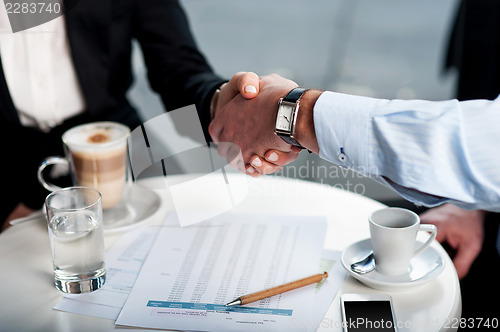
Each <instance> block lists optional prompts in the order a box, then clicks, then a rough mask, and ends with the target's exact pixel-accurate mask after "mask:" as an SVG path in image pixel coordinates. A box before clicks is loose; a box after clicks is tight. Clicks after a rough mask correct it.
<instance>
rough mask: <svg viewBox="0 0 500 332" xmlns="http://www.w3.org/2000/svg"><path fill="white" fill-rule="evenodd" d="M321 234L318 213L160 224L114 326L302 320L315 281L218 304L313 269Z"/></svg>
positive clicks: (265, 324) (282, 325)
mask: <svg viewBox="0 0 500 332" xmlns="http://www.w3.org/2000/svg"><path fill="white" fill-rule="evenodd" d="M169 218H176V216H175V214H171V215H170V216H169ZM325 231H326V221H325V219H324V218H321V217H281V216H262V215H235V214H225V215H221V216H217V217H215V218H214V219H213V220H211V221H209V222H204V223H202V224H198V225H196V226H190V227H185V228H168V229H167V228H162V229H161V230H160V233H159V234H158V237H157V240H156V242H155V245H154V246H153V248H152V249H151V252H150V253H149V256H148V258H147V259H146V261H145V263H144V265H143V267H142V270H141V272H140V274H139V276H138V278H137V280H136V283H135V285H134V287H133V289H132V292H131V293H130V295H129V297H128V299H127V302H126V304H125V306H124V308H123V310H122V311H121V313H120V316H119V318H118V320H117V322H116V324H117V325H126V326H135V327H146V328H161V329H182V330H199V331H235V330H238V331H285V330H288V329H289V328H291V327H292V325H291V324H292V323H293V322H296V321H310V320H311V317H312V316H311V310H312V308H313V304H314V299H315V289H316V286H315V285H309V286H306V287H302V288H299V289H296V290H293V291H290V292H287V293H284V294H280V295H277V296H273V297H271V298H267V299H263V300H261V301H258V302H255V303H252V304H248V305H246V306H241V307H231V308H227V307H225V306H224V304H225V303H227V302H229V301H231V300H234V299H235V298H237V297H238V296H240V295H244V294H248V293H252V292H254V291H258V290H262V289H266V288H269V287H272V286H276V285H280V284H283V283H285V282H288V281H292V280H296V279H300V278H303V277H307V276H309V275H312V274H315V273H318V266H319V264H320V259H321V254H322V251H323V250H322V246H323V240H324V234H325ZM333 296H334V294H333ZM332 298H333V297H332ZM326 309H327V308H326ZM294 330H295V331H307V330H308V327H304V328H298V329H294Z"/></svg>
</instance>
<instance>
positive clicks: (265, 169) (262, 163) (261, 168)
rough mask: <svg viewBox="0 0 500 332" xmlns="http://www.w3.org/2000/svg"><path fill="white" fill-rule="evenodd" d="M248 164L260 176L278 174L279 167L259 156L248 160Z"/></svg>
mask: <svg viewBox="0 0 500 332" xmlns="http://www.w3.org/2000/svg"><path fill="white" fill-rule="evenodd" d="M250 164H251V165H252V166H253V168H255V169H256V170H257V171H258V172H259V173H260V174H272V173H276V172H279V171H280V170H281V166H279V165H275V164H272V163H270V162H268V161H266V160H264V159H263V158H261V157H259V156H254V157H252V158H251V159H250Z"/></svg>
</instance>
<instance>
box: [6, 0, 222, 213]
mask: <svg viewBox="0 0 500 332" xmlns="http://www.w3.org/2000/svg"><path fill="white" fill-rule="evenodd" d="M65 6H66V8H69V10H67V12H66V15H65V18H66V27H67V35H68V39H69V44H70V49H71V56H72V58H73V62H74V65H75V69H76V73H77V76H78V78H79V82H80V85H81V89H82V92H83V95H84V97H85V101H86V106H87V109H86V112H85V114H84V115H82V116H79V117H77V118H75V119H70V120H68V121H66V122H65V123H64V124H63V125H61V126H58V127H56V128H54V129H53V130H52V131H51V133H49V134H44V133H41V132H39V131H37V130H34V129H30V128H25V127H22V126H21V124H20V122H19V118H18V116H17V112H16V110H15V108H14V105H13V103H12V100H11V98H10V95H9V91H8V87H7V84H6V81H5V77H4V75H3V70H2V68H1V66H0V142H2V143H1V144H2V146H3V152H2V153H3V157H7V158H2V159H3V160H5V161H7V160H9V161H8V162H6V163H3V164H4V165H2V166H0V176H1V177H2V180H0V181H1V182H2V189H4V190H9V191H12V193H13V195H12V196H13V197H12V202H11V203H10V204H4V206H7V205H8V206H10V208H12V206H15V205H17V203H18V202H19V201H23V202H25V203H26V204H28V205H29V206H31V207H36V208H40V207H41V204H42V202H43V200H42V198H43V197H44V196H45V195H46V193H47V192H46V191H44V189H42V188H41V186H40V185H39V184H38V183H37V180H36V169H37V167H38V164H39V163H40V161H41V160H43V159H44V158H45V157H47V156H49V155H53V154H61V153H62V147H61V145H62V143H61V134H62V133H63V132H64V131H65V130H66V129H68V128H70V127H71V126H74V125H76V124H79V123H82V122H89V121H97V120H112V121H119V122H122V123H125V124H127V125H129V126H130V127H131V128H132V129H134V128H135V127H136V126H138V125H140V120H139V118H138V116H137V112H136V111H135V110H134V109H133V108H132V107H131V106H130V104H129V102H128V101H127V99H126V92H127V90H128V89H129V87H130V85H131V83H132V80H133V77H132V71H131V41H132V39H133V38H135V39H137V40H138V41H139V43H140V46H141V49H142V51H143V54H144V59H145V62H146V65H147V68H148V78H149V82H150V85H151V88H152V89H153V90H155V91H156V92H158V93H159V94H160V96H161V98H162V100H163V103H164V105H165V107H166V109H167V110H174V109H177V108H180V107H182V106H186V105H190V104H196V106H197V109H198V113H199V115H200V119H201V122H202V125H203V127H204V128H205V130H206V128H208V124H209V122H210V115H209V105H210V100H211V97H212V95H213V93H214V91H215V89H216V88H217V87H218V86H219V85H220V84H222V83H223V80H222V79H221V78H220V77H218V76H216V75H215V74H214V73H213V72H212V70H211V68H210V67H209V65H208V63H207V62H206V60H205V58H204V57H203V55H202V54H201V53H200V52H199V51H198V49H197V47H196V44H195V42H194V39H193V37H192V35H191V32H190V30H189V27H188V22H187V19H186V17H185V15H184V12H183V10H182V9H181V7H180V5H179V3H178V1H177V0H80V1H75V0H66V1H65ZM0 61H1V59H0ZM61 93H64V91H61ZM207 137H208V136H207ZM20 187H21V188H20ZM22 187H24V188H22ZM6 195H8V194H7V193H6ZM5 213H6V212H4V214H5ZM2 217H5V216H4V215H2V213H1V211H0V218H2ZM1 220H3V219H0V222H1Z"/></svg>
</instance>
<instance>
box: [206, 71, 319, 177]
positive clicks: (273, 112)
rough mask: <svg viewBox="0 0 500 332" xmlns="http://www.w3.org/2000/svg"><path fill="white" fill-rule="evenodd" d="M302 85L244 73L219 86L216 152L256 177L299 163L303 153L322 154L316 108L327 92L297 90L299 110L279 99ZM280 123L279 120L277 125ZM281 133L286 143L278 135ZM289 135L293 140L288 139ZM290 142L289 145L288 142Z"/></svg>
mask: <svg viewBox="0 0 500 332" xmlns="http://www.w3.org/2000/svg"><path fill="white" fill-rule="evenodd" d="M297 87H298V85H297V84H296V83H295V82H293V81H290V80H288V79H285V78H283V77H281V76H279V75H276V74H272V75H268V76H264V77H258V76H257V75H256V74H254V73H250V72H248V73H244V72H240V73H237V74H236V75H234V76H233V77H232V78H231V80H230V81H229V82H228V83H225V84H224V85H222V86H221V88H220V90H219V91H218V92H216V94H215V95H214V97H213V100H212V107H211V110H210V112H211V118H212V122H211V123H210V126H209V133H210V136H211V137H212V140H213V141H214V143H215V144H216V145H217V151H218V153H219V154H220V155H221V156H222V157H224V158H226V159H227V160H228V163H229V164H230V165H231V166H233V167H235V168H238V169H239V170H240V171H241V172H243V173H247V174H249V175H251V176H253V177H258V176H260V175H262V174H270V173H274V172H278V171H279V170H280V169H281V167H282V166H284V165H286V164H288V163H290V162H292V161H294V160H295V159H297V157H298V155H299V152H300V151H301V149H302V148H307V149H308V150H310V151H312V152H315V153H318V150H319V148H318V143H317V141H316V135H315V132H314V121H313V106H314V103H315V101H316V100H317V98H318V97H319V95H321V93H322V92H323V91H320V90H307V91H306V92H305V93H303V94H301V92H302V91H300V90H299V91H296V90H294V91H295V93H294V94H295V96H293V97H295V98H294V100H292V103H294V102H295V101H296V99H298V98H300V99H299V102H298V103H299V105H300V108H296V112H295V114H294V111H293V106H295V105H293V104H289V103H286V102H284V103H283V104H282V106H281V107H280V108H279V109H278V103H279V102H280V99H281V98H283V97H285V96H287V94H288V93H289V92H290V91H291V90H293V89H294V88H297ZM277 120H278V121H277ZM276 126H278V130H279V129H282V130H283V134H282V135H283V136H285V138H284V139H282V138H281V137H280V136H278V135H277V134H276V133H275V127H276ZM288 132H290V133H291V136H292V139H290V138H287V137H286V136H290V135H287V133H288ZM285 140H286V141H285Z"/></svg>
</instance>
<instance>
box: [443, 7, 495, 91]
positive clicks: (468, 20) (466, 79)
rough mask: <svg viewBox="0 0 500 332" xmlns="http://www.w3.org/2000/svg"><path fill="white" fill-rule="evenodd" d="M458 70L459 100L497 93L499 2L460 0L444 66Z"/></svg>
mask: <svg viewBox="0 0 500 332" xmlns="http://www.w3.org/2000/svg"><path fill="white" fill-rule="evenodd" d="M451 67H454V68H456V69H458V84H457V92H456V97H457V98H458V99H459V100H469V99H495V98H496V97H497V96H498V94H500V1H498V0H463V1H462V2H461V3H460V6H459V9H458V11H457V15H456V19H455V23H454V25H453V29H452V33H451V36H450V43H449V47H448V53H447V57H446V68H451Z"/></svg>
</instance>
